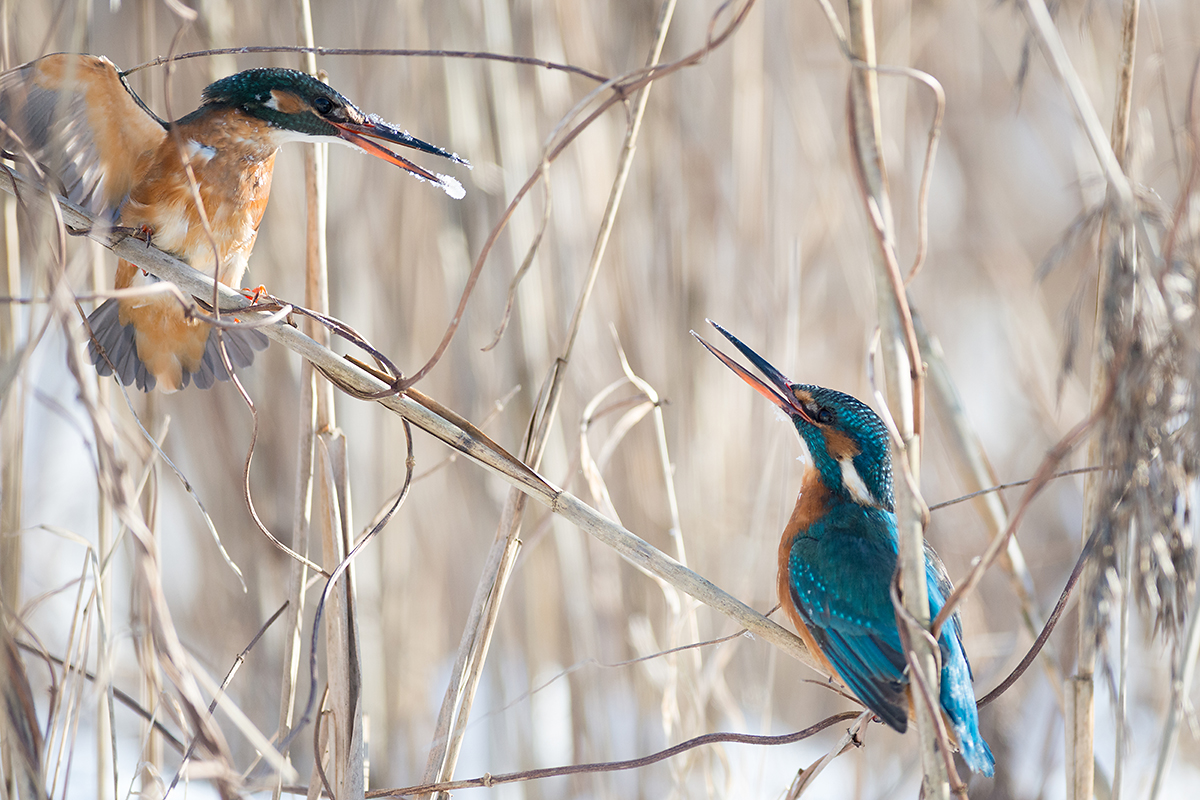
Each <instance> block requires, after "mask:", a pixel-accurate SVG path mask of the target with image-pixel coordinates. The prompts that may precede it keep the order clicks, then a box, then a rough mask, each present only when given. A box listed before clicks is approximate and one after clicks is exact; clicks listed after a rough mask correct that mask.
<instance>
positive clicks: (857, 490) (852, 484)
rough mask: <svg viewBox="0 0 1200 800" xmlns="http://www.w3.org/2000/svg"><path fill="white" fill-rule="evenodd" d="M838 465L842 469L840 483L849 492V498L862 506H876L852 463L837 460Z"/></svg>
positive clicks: (844, 459) (846, 459)
mask: <svg viewBox="0 0 1200 800" xmlns="http://www.w3.org/2000/svg"><path fill="white" fill-rule="evenodd" d="M838 464H839V465H840V466H841V468H842V483H844V484H845V485H846V488H847V489H849V490H850V496H851V497H853V498H854V499H855V500H856V501H858V502H859V503H861V504H862V505H864V506H875V505H878V503H877V502H876V501H875V498H874V497H873V496H872V495H871V492H870V490H869V489H867V484H866V483H865V482H864V481H863V479H862V476H861V475H859V474H858V470H856V469H855V468H854V461H853V460H852V459H849V458H842V459H839V460H838Z"/></svg>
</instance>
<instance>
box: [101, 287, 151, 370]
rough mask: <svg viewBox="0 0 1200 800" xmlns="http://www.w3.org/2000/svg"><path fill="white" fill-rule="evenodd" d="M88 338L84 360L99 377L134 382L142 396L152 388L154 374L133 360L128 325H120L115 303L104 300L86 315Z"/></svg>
mask: <svg viewBox="0 0 1200 800" xmlns="http://www.w3.org/2000/svg"><path fill="white" fill-rule="evenodd" d="M88 326H89V327H90V328H91V329H92V338H91V340H90V341H89V342H88V357H89V358H91V359H92V363H93V364H95V365H96V371H97V372H99V373H100V374H101V375H113V374H116V376H117V378H118V379H120V381H121V383H123V384H125V385H126V386H129V385H130V384H131V383H133V382H135V381H136V382H137V387H138V388H139V389H141V390H142V391H144V392H148V391H150V390H151V389H153V388H154V385H155V383H157V381H156V380H155V377H154V374H153V373H151V372H150V370H148V369H146V365H145V364H143V363H142V361H141V359H139V358H138V357H137V343H136V341H135V339H134V330H133V326H132V325H122V324H121V307H120V306H119V305H118V304H117V301H116V300H105V301H104V302H103V303H101V304H100V307H99V308H97V309H96V310H95V311H93V312H92V313H91V314H89V315H88Z"/></svg>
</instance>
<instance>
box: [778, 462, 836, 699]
mask: <svg viewBox="0 0 1200 800" xmlns="http://www.w3.org/2000/svg"><path fill="white" fill-rule="evenodd" d="M828 500H829V490H828V489H826V488H825V484H824V483H822V482H821V478H820V475H818V473H817V471H816V470H814V469H810V470H808V471H807V472H805V473H804V481H803V482H802V483H801V485H800V496H799V497H797V498H796V507H795V508H794V509H792V516H791V518H789V519H788V524H787V527H785V528H784V529H783V537H782V538H781V539H780V540H779V570H778V572H777V574H776V591H778V593H779V604H780V605H781V606H783V610H784V612H785V613H786V614H787V616H788V619H790V620H791V621H792V625H794V626H795V627H796V633H798V634H799V635H800V638H801V639H802V640H803V641H804V646H805V647H807V648H808V651H809V652H810V653H812V654H813V657H814V658H816V660H817V661H818V662H819V663H820V664H821V665H822V667H823V669H824V670H825V672H826V673H828V674H829V675H830V676H832V677H837V672H836V671H835V670H834V668H833V665H832V664H830V663H829V659H827V658H825V654H824V653H822V652H821V648H820V646H819V645H818V644H817V640H816V639H814V638H813V635H812V633H810V632H809V630H808V626H807V625H805V624H804V619H803V618H802V617H801V616H800V610H799V609H798V608H796V604H795V602H793V600H792V589H791V574H790V571H789V569H788V563H789V562H790V561H791V556H792V542H793V541H794V540H795V538H796V536H797V535H798V534H799V533H800V532H801V531H804V530H807V529H808V526H809V525H810V524H811V523H812V521H813V520H815V519H817V518H818V517H819V516H821V514H823V513H824V512H825V505H826V503H827V502H828Z"/></svg>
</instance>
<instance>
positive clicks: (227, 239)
mask: <svg viewBox="0 0 1200 800" xmlns="http://www.w3.org/2000/svg"><path fill="white" fill-rule="evenodd" d="M175 130H176V131H177V132H178V136H176V135H175V132H173V133H172V134H171V135H168V136H167V137H166V138H165V139H163V141H162V142H161V143H160V145H159V146H158V148H157V149H156V150H155V151H154V153H153V155H152V157H151V158H150V159H148V160H147V163H146V165H145V167H144V171H143V175H142V177H141V180H140V181H139V182H138V185H137V186H136V187H135V188H134V190H133V192H132V193H131V194H130V196H129V200H128V202H126V204H125V206H124V207H123V208H122V210H121V219H120V224H121V225H124V226H128V227H132V228H140V227H142V226H146V227H147V228H149V230H150V231H151V235H152V237H153V238H152V241H153V243H154V245H155V246H156V247H158V248H159V249H162V250H166V251H167V252H170V253H173V254H175V255H176V256H178V257H179V258H181V259H182V260H184V261H186V262H187V263H189V264H191V265H192V266H193V267H194V268H196V269H198V270H200V271H201V272H206V273H208V274H210V275H211V274H212V273H213V240H215V242H216V246H217V247H216V249H217V253H218V255H219V257H220V259H221V270H220V275H219V276H218V277H219V279H220V281H221V282H222V283H224V284H227V285H229V286H233V287H234V288H238V287H240V286H241V282H242V276H243V275H244V274H245V271H246V265H247V262H248V259H249V257H250V251H251V250H252V249H253V248H254V240H255V239H256V238H257V236H258V225H259V223H260V222H261V221H262V216H263V211H264V210H265V209H266V206H267V199H268V197H269V196H270V194H271V172H272V170H273V168H274V166H275V153H276V152H277V150H278V147H279V145H278V142H277V141H276V140H275V135H274V133H273V132H272V131H270V130H269V129H268V127H267V125H266V123H263V122H261V121H259V120H257V119H254V118H253V117H249V116H247V115H245V114H243V113H241V112H240V111H236V110H229V109H221V110H216V111H212V112H209V113H205V114H198V115H192V116H191V117H189V118H188V119H187V120H186V121H184V122H180V123H179V124H178V125H177V126H176V129H175ZM181 144H182V154H183V155H184V156H185V157H186V159H187V162H186V163H187V164H188V165H190V166H191V168H192V172H193V174H195V176H196V181H197V184H198V185H199V190H200V198H201V201H202V202H203V204H204V211H205V213H206V214H207V216H208V221H209V226H210V228H211V230H212V233H213V240H210V239H209V237H208V235H207V234H206V233H205V231H204V226H203V225H202V224H201V221H200V214H199V212H198V210H197V208H196V203H195V200H194V196H193V193H192V189H191V187H190V186H189V184H188V180H187V173H186V172H185V171H184V169H183V163H184V162H183V161H182V160H181V158H180V155H181V153H180V145H181Z"/></svg>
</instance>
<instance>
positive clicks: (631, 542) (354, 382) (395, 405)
mask: <svg viewBox="0 0 1200 800" xmlns="http://www.w3.org/2000/svg"><path fill="white" fill-rule="evenodd" d="M14 183H15V185H16V186H17V187H19V191H20V196H21V198H22V199H23V200H24V201H26V202H28V203H30V204H31V205H34V206H37V205H45V204H46V203H47V200H46V199H45V197H44V196H43V195H41V194H40V193H39V192H38V191H37V189H36V187H35V186H34V185H33V184H31V183H30V182H29V181H28V180H27V179H25V178H23V177H22V176H19V175H17V176H12V175H10V174H8V173H5V172H3V171H0V190H5V191H12V190H13V185H14ZM57 202H58V204H59V205H60V207H61V209H62V214H63V218H64V220H66V221H67V223H68V224H71V225H72V227H75V228H76V229H80V230H87V231H89V233H88V236H90V237H92V238H94V239H96V240H97V241H99V242H101V243H102V244H104V245H105V246H107V247H109V248H110V249H111V250H112V251H113V252H114V253H116V254H117V255H118V256H120V257H121V258H124V259H126V260H128V261H130V262H131V263H134V264H136V265H137V266H139V267H141V268H142V269H145V270H147V271H149V272H151V273H153V274H154V275H155V276H157V277H158V278H160V279H162V280H168V281H172V282H174V283H176V284H177V285H178V286H179V287H180V288H181V289H182V290H183V291H184V292H185V293H190V294H200V295H203V294H205V293H206V292H209V291H211V289H212V281H211V280H210V279H209V278H208V277H207V276H206V275H202V274H200V273H198V272H197V271H196V270H194V269H192V268H191V267H189V266H187V265H186V264H184V263H182V262H180V261H179V260H177V259H175V258H173V257H172V256H170V255H168V254H166V253H163V252H161V251H159V250H157V249H156V248H154V247H147V246H146V245H144V244H142V243H140V242H133V241H130V240H128V239H123V238H122V237H121V236H120V235H113V234H112V233H110V232H107V231H105V230H103V229H101V228H95V227H93V223H94V220H93V219H92V218H91V217H89V216H88V215H87V214H86V213H85V212H83V211H82V210H81V209H79V208H77V207H74V206H72V205H71V204H70V203H67V202H64V201H62V200H61V199H59V200H58V201H57ZM218 290H219V291H220V297H221V301H222V303H223V304H224V305H225V307H226V308H227V309H229V310H239V309H243V308H245V306H246V299H245V298H244V297H243V296H242V295H241V294H239V293H237V292H234V291H233V290H232V289H229V288H228V287H225V286H219V287H218ZM259 314H261V312H254V313H248V314H244V316H246V317H247V318H250V319H254V318H255V317H256V316H258V315H259ZM261 330H262V332H263V333H264V334H266V335H267V336H268V337H269V338H271V339H272V340H274V341H276V342H279V343H280V344H281V345H283V346H284V347H287V348H288V349H289V350H292V351H293V352H295V353H297V354H299V355H301V356H302V357H304V358H306V359H308V360H310V361H312V363H313V364H314V365H316V366H317V368H318V369H320V370H321V371H322V372H323V373H325V374H327V375H331V376H334V377H335V378H337V380H338V381H339V383H341V384H344V385H345V386H347V387H349V388H351V389H353V390H355V391H358V392H361V393H364V394H366V393H371V392H379V391H381V390H383V389H386V388H387V385H386V384H385V383H383V381H381V380H379V379H378V378H376V377H375V376H373V375H371V374H370V373H368V372H366V371H364V370H362V369H360V368H359V367H356V366H355V365H353V364H351V363H350V362H348V361H346V360H345V359H343V358H340V357H339V356H338V355H337V354H336V353H334V352H332V351H330V350H329V349H327V348H324V347H321V346H320V345H318V344H317V343H316V342H314V341H313V340H312V339H310V338H309V337H307V336H305V335H304V334H302V333H300V332H299V331H297V330H295V329H294V328H292V327H291V326H289V325H287V324H286V323H283V322H277V323H274V324H272V325H269V326H265V327H262V328H261ZM377 402H378V403H379V404H380V405H382V406H383V407H385V408H387V409H389V410H391V411H393V412H395V413H397V414H399V415H400V416H402V417H404V418H405V419H408V420H409V421H410V422H412V423H413V424H414V425H416V426H417V427H419V428H421V429H422V430H424V431H425V432H426V433H429V434H430V435H432V436H433V437H434V438H436V439H439V440H441V441H442V442H444V443H445V444H447V445H449V446H450V447H452V448H454V449H455V450H457V451H458V452H460V453H462V454H463V455H465V456H467V457H468V458H470V459H471V460H472V461H474V462H476V463H478V464H480V465H482V466H484V467H486V468H487V469H488V470H489V471H491V472H493V473H495V474H496V475H498V476H499V477H501V478H502V479H504V480H505V481H507V482H508V483H510V484H512V485H514V486H516V487H517V488H518V489H520V490H521V491H522V492H523V493H525V494H526V495H528V496H530V497H532V498H533V499H535V500H537V501H538V502H540V503H542V504H543V505H545V506H547V507H548V508H549V509H550V510H552V511H553V512H554V513H556V514H559V515H560V516H562V517H563V518H564V519H567V520H569V521H571V522H573V523H574V524H576V525H577V526H579V527H580V528H582V529H583V530H584V531H585V532H587V533H589V534H590V535H592V536H594V537H596V538H597V539H599V540H600V541H602V542H604V543H605V544H607V545H608V546H609V547H612V548H613V549H614V550H616V551H617V553H618V554H620V555H621V556H622V557H623V558H625V559H626V560H628V561H630V562H631V563H633V564H634V565H635V566H639V567H642V568H644V569H646V570H648V571H650V572H652V573H653V574H655V575H657V576H659V577H661V578H663V579H665V580H666V581H667V582H668V583H670V584H672V585H673V586H675V587H676V588H678V589H680V590H682V591H683V592H685V593H686V594H689V595H691V596H692V597H695V598H696V599H698V600H700V601H701V602H702V603H704V604H705V605H708V606H710V607H712V608H714V609H716V610H717V611H719V612H720V613H722V614H724V615H725V616H728V617H730V618H731V619H733V620H734V621H735V622H737V623H739V624H740V625H742V626H743V627H745V628H746V629H747V630H748V631H749V632H750V633H751V634H753V635H755V636H758V637H761V638H763V639H765V640H767V641H769V642H771V643H772V644H774V645H775V646H777V647H779V648H780V649H782V650H783V651H784V652H786V653H787V654H788V655H790V656H792V657H793V658H796V659H797V660H799V661H801V662H803V663H805V664H808V665H809V666H812V667H813V668H814V669H816V664H815V661H814V660H813V659H812V657H811V656H810V655H809V654H808V651H807V650H806V649H805V648H804V645H803V643H802V642H801V641H800V639H799V638H798V637H796V636H795V635H794V634H791V633H789V632H788V631H786V630H785V629H784V628H782V627H781V626H779V625H778V624H776V623H774V622H772V621H771V620H769V619H767V618H766V617H764V616H762V615H761V614H759V613H758V612H757V611H755V610H754V609H752V608H750V607H749V606H747V605H745V604H744V603H742V602H741V601H740V600H738V599H736V598H734V597H732V596H731V595H729V594H727V593H726V592H724V591H722V590H720V589H719V588H717V587H716V586H714V585H713V584H712V583H710V582H709V581H707V580H705V579H704V578H702V577H701V576H699V575H697V574H696V573H694V572H692V571H691V570H689V569H687V568H686V567H683V566H682V565H681V564H679V563H678V562H677V561H675V559H673V558H671V557H670V556H667V555H665V554H664V553H662V552H660V551H659V550H657V549H656V548H654V547H653V546H651V545H650V544H649V543H647V542H645V541H644V540H642V539H640V538H638V537H637V536H634V535H633V534H632V533H630V532H629V531H627V530H625V529H623V528H621V527H620V526H619V525H615V524H613V523H612V522H611V521H610V520H607V519H605V518H604V517H603V516H601V515H599V514H597V513H596V511H595V510H594V509H592V508H590V507H589V506H587V505H586V504H585V503H583V502H582V501H580V500H579V499H578V498H576V497H574V496H573V495H571V494H570V493H569V492H565V491H562V490H561V489H558V488H557V487H555V486H553V485H552V484H550V483H549V482H547V481H546V480H545V479H544V478H542V477H541V476H540V475H538V474H537V473H536V472H534V471H532V470H530V469H529V468H528V467H526V466H525V465H524V464H522V463H521V462H520V461H518V460H516V459H515V458H513V457H512V456H511V455H509V454H508V453H506V452H505V451H504V450H503V449H502V448H500V447H499V446H498V445H496V444H495V443H494V442H492V441H491V440H490V439H489V438H488V437H487V436H486V435H484V434H483V433H482V431H478V430H477V429H475V428H474V426H472V425H471V424H470V423H469V422H467V421H466V420H465V419H463V418H462V417H460V416H459V415H457V414H455V413H454V412H452V411H451V410H449V409H447V408H445V407H444V406H441V405H440V404H439V403H437V402H436V401H434V400H433V399H432V398H429V397H427V396H425V395H423V394H421V393H420V392H418V391H416V390H409V391H408V392H407V393H405V394H403V395H391V396H387V397H384V398H382V399H380V400H379V401H377Z"/></svg>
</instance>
